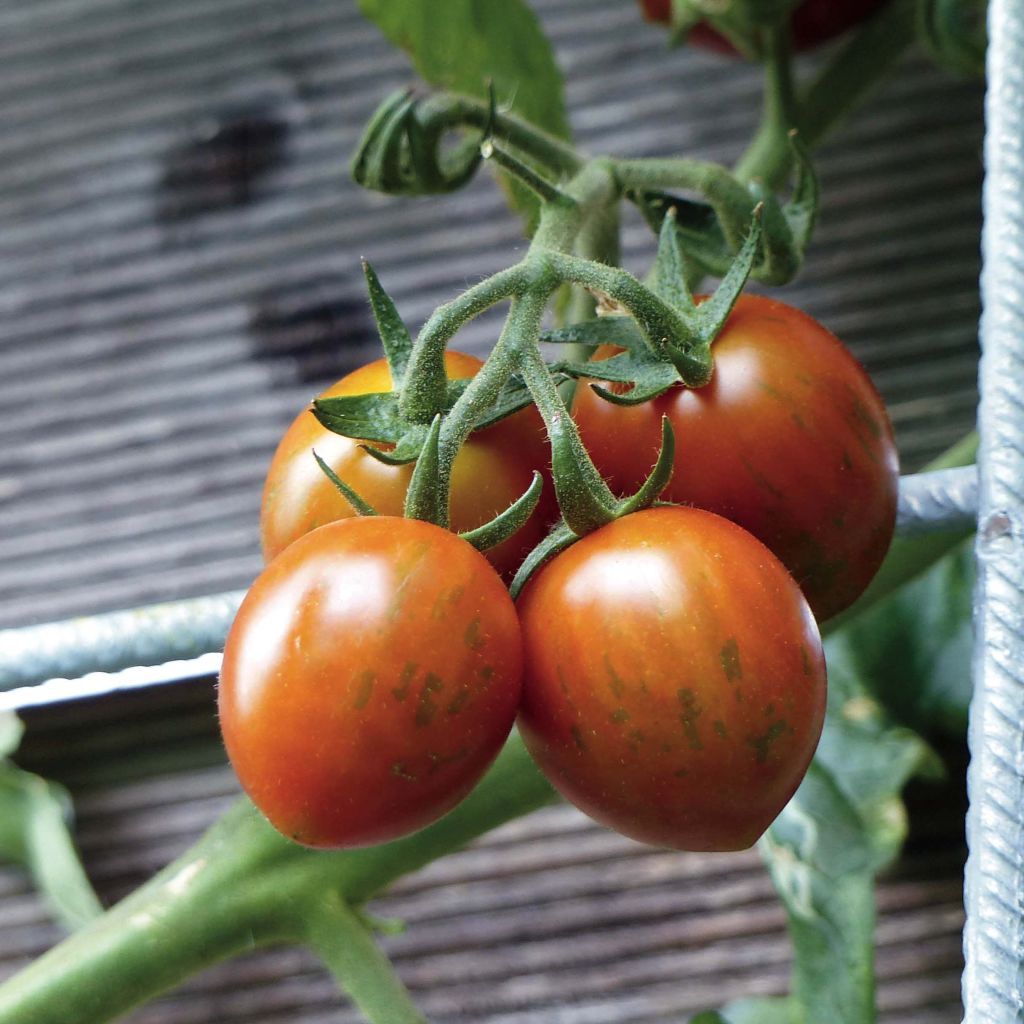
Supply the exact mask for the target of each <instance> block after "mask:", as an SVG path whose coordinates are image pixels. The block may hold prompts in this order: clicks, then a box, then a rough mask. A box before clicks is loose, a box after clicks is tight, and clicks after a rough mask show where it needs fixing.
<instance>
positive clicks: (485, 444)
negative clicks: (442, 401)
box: [260, 352, 554, 576]
mask: <svg viewBox="0 0 1024 1024" xmlns="http://www.w3.org/2000/svg"><path fill="white" fill-rule="evenodd" d="M480 366H481V361H480V360H479V359H477V358H476V357H474V356H470V355H466V354H464V353H461V352H448V353H447V354H446V357H445V367H446V369H447V372H448V375H449V376H450V377H452V378H453V379H459V378H466V377H472V376H473V375H474V374H475V373H476V372H477V370H478V369H479V368H480ZM391 387H392V381H391V372H390V370H389V369H388V364H387V362H386V361H385V360H384V359H378V360H376V361H375V362H372V363H369V364H367V365H366V366H362V367H360V368H359V369H357V370H355V371H353V372H352V373H350V374H348V375H347V376H345V377H342V378H341V380H339V381H337V382H336V383H335V384H333V385H332V386H331V387H329V388H328V389H327V390H326V391H325V392H324V393H323V395H322V396H321V397H324V398H332V397H335V396H339V395H360V394H369V393H372V392H382V391H390V390H391ZM362 443H363V442H360V441H358V440H354V439H352V438H349V437H343V436H342V435H340V434H335V433H332V432H331V431H330V430H328V429H327V428H326V427H324V426H322V425H321V424H320V423H319V422H318V421H317V419H316V418H315V417H314V416H313V414H312V413H311V412H309V411H308V410H306V411H303V412H301V413H300V414H299V415H298V416H297V417H296V418H295V420H294V421H293V422H292V424H291V426H290V427H289V428H288V430H287V432H286V433H285V435H284V437H283V438H282V439H281V441H280V443H279V444H278V447H277V450H276V451H275V453H274V457H273V459H272V460H271V463H270V469H269V471H268V473H267V478H266V483H265V484H264V488H263V503H262V508H261V510H260V536H261V540H262V545H263V554H264V557H265V558H266V559H267V560H268V561H269V560H270V559H271V558H273V557H274V556H275V555H277V554H278V553H279V552H280V551H282V550H283V549H284V548H286V547H287V546H288V545H289V544H291V543H292V542H293V541H294V540H295V539H296V538H298V537H301V536H302V535H303V534H305V533H308V532H309V531H310V530H312V529H315V528H316V527H317V526H321V525H323V524H324V523H329V522H332V521H333V520H335V519H343V518H347V517H349V516H353V515H355V512H354V510H353V509H352V506H351V505H350V504H349V503H348V501H347V500H346V499H345V498H344V497H343V496H342V494H341V493H340V492H339V491H338V489H337V488H336V487H335V486H334V484H332V483H331V481H330V480H328V478H327V477H326V475H325V474H324V473H323V471H322V470H321V469H320V467H319V466H318V465H317V464H316V460H315V459H314V458H313V454H312V453H313V451H314V450H315V451H316V453H317V454H318V455H319V456H320V457H321V458H322V459H323V460H324V461H325V462H326V463H327V464H328V465H329V466H330V467H331V468H332V469H333V470H334V472H335V473H337V475H338V476H339V477H340V478H341V479H342V480H344V481H345V483H347V484H348V485H350V486H351V487H352V488H353V489H354V490H355V491H356V492H357V493H358V494H360V495H361V496H362V497H363V498H365V499H366V501H367V502H369V504H370V505H372V506H373V508H374V509H375V510H376V511H377V512H378V513H379V514H381V515H387V516H400V515H401V514H402V506H403V501H404V498H405V492H406V488H407V487H408V485H409V479H410V477H411V476H412V470H413V467H412V464H408V465H404V466H391V465H385V464H384V463H382V462H379V461H378V460H377V459H375V458H373V456H372V455H369V454H367V452H366V451H365V450H364V449H363V448H362V447H361V445H362ZM548 462H549V456H548V453H547V444H546V441H545V438H544V429H543V424H542V423H541V420H540V417H539V416H538V415H537V412H536V410H535V409H532V408H530V409H524V410H523V411H522V412H520V413H517V414H515V415H513V416H509V417H507V418H506V419H504V420H501V421H499V422H498V423H496V424H494V425H493V426H491V427H488V428H487V429H485V430H480V431H477V432H476V433H475V434H473V435H472V436H471V437H470V439H469V441H468V442H467V443H466V444H465V445H464V446H463V448H462V449H461V451H460V452H459V455H458V457H457V458H456V460H455V465H454V467H453V469H452V484H451V525H452V529H453V530H455V531H457V532H463V531H466V530H471V529H474V528H475V527H477V526H480V525H482V524H483V523H485V522H487V521H488V520H490V519H491V518H493V517H494V516H495V515H497V514H498V513H499V512H502V511H503V510H504V509H506V508H507V507H508V506H509V505H510V504H511V503H512V502H513V501H515V500H516V498H518V497H519V496H520V495H521V494H522V493H523V492H524V491H525V490H526V489H527V488H528V487H529V485H530V482H531V480H532V477H533V471H534V470H535V469H536V470H541V471H544V472H546V470H547V465H548ZM553 505H554V499H553V494H552V489H551V487H550V485H548V486H546V487H545V489H544V492H542V495H541V500H540V504H539V505H538V507H537V509H536V510H535V511H534V513H533V515H532V516H531V518H530V520H529V522H528V523H527V525H526V527H525V528H524V529H523V530H521V531H520V532H519V533H517V534H516V535H515V536H514V537H511V538H509V539H508V540H507V541H504V542H503V543H501V544H499V545H497V546H496V547H494V548H492V549H491V550H490V551H488V552H487V558H488V559H489V560H490V561H491V563H492V564H493V565H494V566H495V568H496V569H497V570H498V571H499V572H500V573H502V574H503V575H505V576H509V575H511V574H512V573H514V572H515V570H516V568H518V566H519V563H520V562H521V561H522V559H523V556H524V555H525V554H526V552H528V551H529V550H530V549H531V548H532V547H533V546H534V545H535V544H536V543H537V542H538V541H539V540H540V538H541V537H542V536H543V535H544V531H545V529H546V528H547V525H548V524H549V522H550V521H551V519H553V518H554V510H553Z"/></svg>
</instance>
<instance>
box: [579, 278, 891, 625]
mask: <svg viewBox="0 0 1024 1024" xmlns="http://www.w3.org/2000/svg"><path fill="white" fill-rule="evenodd" d="M712 353H713V355H714V361H715V369H714V375H713V377H712V380H711V383H710V384H708V385H707V386H706V387H703V388H699V389H696V390H690V389H686V388H683V387H678V388H672V389H670V390H669V391H667V392H666V393H665V394H664V395H662V396H661V397H659V398H657V399H654V400H653V401H651V402H646V403H643V404H642V405H637V406H629V407H626V406H616V405H612V404H611V403H609V402H607V401H605V400H604V399H601V398H599V397H598V396H597V395H596V394H594V392H593V391H592V390H591V389H590V388H589V387H587V386H581V387H579V388H577V391H576V399H575V403H574V407H573V416H574V417H575V419H576V422H577V424H578V425H579V429H580V434H581V435H582V437H583V441H584V444H585V445H586V446H587V448H588V450H589V451H590V453H591V455H592V456H593V459H594V463H595V465H596V466H597V468H598V469H599V470H600V471H601V473H602V474H603V475H604V476H605V478H606V479H607V480H608V482H609V485H610V486H611V487H612V489H613V490H615V491H617V492H619V493H622V494H625V493H627V492H629V491H631V490H633V489H635V488H636V487H637V486H638V485H639V483H640V482H641V480H642V479H643V478H644V476H645V474H646V473H647V472H648V471H649V470H650V467H651V465H652V464H653V462H654V459H655V456H656V454H657V451H658V445H659V443H660V438H661V418H662V416H663V415H664V416H668V418H669V420H670V421H671V423H672V426H673V428H674V430H675V436H676V444H677V447H676V460H675V468H674V472H673V476H672V480H671V482H670V483H669V485H668V487H667V489H666V490H665V491H664V493H663V497H664V498H665V500H666V501H673V502H679V503H683V504H692V505H696V506H698V507H699V508H704V509H708V510H710V511H712V512H717V513H718V514H719V515H722V516H725V517H726V518H727V519H731V520H733V521H734V522H736V523H739V524H740V525H741V526H743V527H744V528H745V529H747V530H749V531H750V532H751V533H753V534H754V535H755V536H756V537H758V538H759V539H760V540H761V541H762V542H763V543H765V544H767V545H768V547H769V548H771V549H772V551H774V552H775V554H776V555H777V556H778V557H779V558H780V559H781V560H782V561H783V563H785V565H786V566H787V568H788V569H789V570H790V572H791V573H792V574H793V576H794V577H795V578H796V580H797V582H798V583H799V584H800V586H801V587H802V588H803V591H804V594H805V595H806V596H807V599H808V601H809V602H810V605H811V608H812V609H813V610H814V613H815V614H816V615H817V616H818V619H819V621H824V620H826V619H828V618H830V617H831V616H832V615H835V614H837V613H838V612H840V611H842V610H843V609H844V608H846V607H848V606H849V605H850V604H852V603H853V601H854V600H855V599H856V598H857V597H858V596H859V595H860V594H861V592H862V591H863V590H864V588H865V587H866V586H867V585H868V583H869V582H870V581H871V579H872V577H873V576H874V574H875V572H876V571H877V569H878V567H879V565H880V564H881V562H882V559H883V558H884V557H885V553H886V551H887V550H888V547H889V543H890V541H891V539H892V534H893V529H894V526H895V519H896V498H897V487H898V483H899V466H898V459H897V453H896V444H895V440H894V438H893V432H892V426H891V424H890V423H889V418H888V415H887V414H886V411H885V406H884V404H883V402H882V400H881V398H880V397H879V395H878V392H877V391H876V390H875V388H874V386H873V384H872V383H871V380H870V378H869V377H868V376H867V374H866V373H865V372H864V370H863V368H862V367H861V366H860V364H859V363H857V361H856V360H855V359H854V358H853V356H852V355H850V353H849V352H848V351H847V350H846V348H845V347H844V346H843V345H842V343H841V342H840V341H839V340H838V339H837V338H836V337H835V336H834V335H833V334H831V333H830V332H829V331H827V330H826V329H825V328H824V327H822V326H821V325H820V324H819V323H818V322H817V321H815V320H814V319H812V318H811V317H809V316H807V314H805V313H803V312H801V311H800V310H798V309H794V308H793V307H792V306H787V305H785V304H784V303H781V302H777V301H775V300H773V299H767V298H763V297H761V296H755V295H744V296H742V297H741V298H740V300H739V302H738V303H737V304H736V308H735V309H734V310H733V313H732V315H731V316H730V317H729V319H728V321H727V322H726V324H725V326H724V328H723V329H722V331H721V333H720V334H719V336H718V338H717V339H716V340H715V342H714V345H713V347H712ZM600 354H601V353H598V355H600Z"/></svg>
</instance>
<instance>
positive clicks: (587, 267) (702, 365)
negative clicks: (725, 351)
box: [547, 253, 711, 387]
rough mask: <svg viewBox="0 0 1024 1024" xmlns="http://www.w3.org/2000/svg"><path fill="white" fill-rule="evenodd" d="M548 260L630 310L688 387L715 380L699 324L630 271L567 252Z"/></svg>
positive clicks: (562, 274)
mask: <svg viewBox="0 0 1024 1024" xmlns="http://www.w3.org/2000/svg"><path fill="white" fill-rule="evenodd" d="M547 260H548V264H549V266H550V268H551V270H552V272H553V273H555V274H556V275H557V277H558V278H559V280H562V281H572V282H573V283H574V284H579V285H582V286H583V287H584V288H587V289H589V290H590V291H595V292H599V293H601V294H604V295H607V296H608V297H609V298H610V299H612V300H614V301H615V302H617V303H618V304H619V305H621V306H622V307H623V308H624V309H626V310H627V311H628V312H629V314H630V315H631V316H632V317H633V318H634V319H635V320H636V322H637V324H638V325H639V326H640V329H641V331H642V332H643V335H644V338H645V339H646V341H647V343H648V344H649V345H650V347H651V351H652V352H654V353H655V354H656V355H658V357H659V358H669V359H671V360H672V362H673V363H674V364H675V366H676V368H677V370H678V371H679V376H680V379H681V380H682V381H683V383H684V384H686V385H687V387H703V386H704V385H705V384H707V382H708V381H709V380H710V379H711V355H710V348H709V346H708V344H707V343H706V341H705V340H704V339H703V338H702V337H701V336H700V334H699V332H698V331H697V330H696V328H695V326H694V325H692V324H689V323H687V322H686V321H685V320H684V319H683V317H682V315H681V313H680V312H678V311H677V310H675V309H674V308H673V307H672V306H670V305H669V304H668V303H667V302H665V301H664V300H662V299H660V298H659V297H658V296H657V295H655V294H654V292H652V291H651V290H650V289H649V288H647V287H646V286H645V285H644V284H643V283H642V282H640V281H638V280H637V279H636V278H635V277H634V276H633V275H632V274H630V273H629V272H628V271H626V270H623V269H622V268H621V267H606V266H605V265H604V264H602V263H594V262H593V261H592V260H585V259H582V258H580V257H579V256H570V255H567V254H565V253H548V254H547ZM677 355H678V356H679V357H680V358H677Z"/></svg>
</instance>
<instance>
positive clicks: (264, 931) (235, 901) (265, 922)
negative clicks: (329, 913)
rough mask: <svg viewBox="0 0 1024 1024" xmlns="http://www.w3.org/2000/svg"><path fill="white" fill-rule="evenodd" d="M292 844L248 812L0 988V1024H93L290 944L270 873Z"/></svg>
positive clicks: (217, 828)
mask: <svg viewBox="0 0 1024 1024" xmlns="http://www.w3.org/2000/svg"><path fill="white" fill-rule="evenodd" d="M291 846H292V844H290V843H288V842H287V840H285V839H284V838H282V837H281V836H279V835H277V834H276V833H274V832H273V831H272V830H271V829H270V828H269V826H268V825H266V823H265V822H264V821H263V820H262V818H260V817H259V816H258V815H257V814H256V812H255V810H254V809H253V808H252V807H251V805H248V804H245V805H238V806H236V807H235V808H233V809H232V810H231V811H229V812H228V813H227V814H226V815H225V816H224V817H223V818H222V819H221V820H220V821H219V822H218V823H217V824H216V825H214V826H213V828H212V829H211V830H210V831H209V832H208V833H207V834H206V835H205V836H204V837H203V839H201V840H200V841H199V843H197V844H196V846H194V847H193V848H192V849H191V850H190V851H188V852H187V853H186V854H184V855H183V856H182V857H180V858H178V860H176V861H174V863H172V864H171V865H170V866H169V867H167V868H165V869H164V870H163V871H162V872H161V873H160V874H159V875H157V876H156V877H155V878H154V879H153V880H152V881H150V882H149V883H148V884H147V885H145V886H144V887H143V888H142V889H140V890H138V891H137V892H135V893H133V894H132V895H131V896H129V897H128V898H127V899H125V900H124V901H122V902H121V903H120V904H118V905H117V906H116V907H114V908H113V909H112V910H109V911H107V913H106V914H104V915H103V916H102V917H100V918H98V919H97V920H96V921H95V922H93V923H92V924H91V925H88V926H86V927H85V928H83V929H82V930H81V931H79V932H76V933H75V934H74V935H72V936H71V937H70V938H68V939H66V940H65V941H64V942H62V943H61V944H60V945H59V946H57V947H56V948H55V949H53V950H51V951H50V952H49V953H48V954H46V956H44V957H42V958H41V959H39V960H37V961H36V962H35V963H34V964H32V965H30V966H29V967H28V968H26V969H25V970H24V971H22V972H21V973H20V974H18V975H15V977H13V978H12V979H11V980H10V981H8V982H7V983H6V984H4V985H3V986H0V1021H2V1022H3V1024H27V1022H29V1021H31V1022H32V1024H100V1022H102V1021H107V1020H112V1019H114V1018H116V1017H118V1016H120V1015H121V1014H122V1013H125V1012H126V1011H127V1010H129V1009H131V1007H133V1006H135V1005H137V1004H138V1003H141V1002H143V1001H145V1000H146V999H149V998H152V997H153V996H154V995H156V994H157V993H159V992H162V991H163V990H164V989H167V988H170V987H171V986H172V985H175V984H177V983H178V982H180V981H181V979H182V978H185V977H187V976H188V975H190V974H193V973H195V972H196V971H199V970H201V969H202V968H204V967H207V966H208V965H209V964H211V963H213V962H214V961H216V960H221V959H224V958H226V957H228V956H231V955H232V954H235V953H240V952H242V951H244V950H246V949H250V948H252V947H254V946H258V945H264V944H266V943H269V942H274V941H283V940H288V939H291V938H294V937H296V935H297V932H296V931H295V929H294V927H293V925H292V922H291V921H290V920H289V919H287V918H286V916H285V915H284V914H283V913H280V912H279V911H277V912H275V907H274V904H275V894H274V888H273V883H272V881H271V879H272V875H273V868H274V866H275V865H276V864H278V863H280V862H281V860H282V858H283V857H287V855H288V852H289V848H290V847H291Z"/></svg>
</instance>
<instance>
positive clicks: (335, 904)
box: [305, 893, 427, 1024]
mask: <svg viewBox="0 0 1024 1024" xmlns="http://www.w3.org/2000/svg"><path fill="white" fill-rule="evenodd" d="M305 922H306V929H305V939H306V942H307V944H308V945H309V946H310V947H311V948H312V950H313V951H314V952H315V953H316V954H317V956H319V957H320V959H321V960H322V961H323V962H324V963H325V964H326V965H327V967H328V969H329V970H330V972H331V973H332V974H333V975H334V977H335V979H336V980H337V982H338V984H339V985H340V986H341V988H343V989H344V990H345V991H346V992H347V993H348V994H349V996H351V998H352V1001H353V1002H354V1003H355V1004H356V1005H357V1006H358V1007H359V1008H360V1009H361V1010H362V1011H363V1013H364V1014H366V1017H367V1019H369V1020H371V1021H374V1022H376V1024H426V1022H427V1018H426V1017H424V1016H423V1014H421V1013H420V1012H419V1010H418V1009H417V1008H416V1004H415V1003H413V1001H412V999H411V997H410V996H409V993H408V991H407V990H406V988H405V986H404V985H403V984H402V982H401V980H400V979H399V977H398V975H397V974H396V973H395V969H394V967H393V966H392V964H391V961H390V960H389V959H388V958H387V957H386V956H385V955H384V953H383V952H382V951H381V949H380V947H379V946H378V945H377V943H376V942H375V941H374V939H373V935H372V934H371V933H370V929H369V927H368V925H367V923H366V921H365V919H364V918H363V917H362V916H361V915H360V914H358V913H357V912H356V911H354V910H353V909H352V908H351V907H350V906H349V905H348V904H347V903H346V902H345V901H344V900H342V899H340V898H339V897H338V896H336V895H335V894H333V893H329V894H327V895H326V897H319V898H317V899H314V900H310V906H309V910H308V911H307V913H306V915H305Z"/></svg>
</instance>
